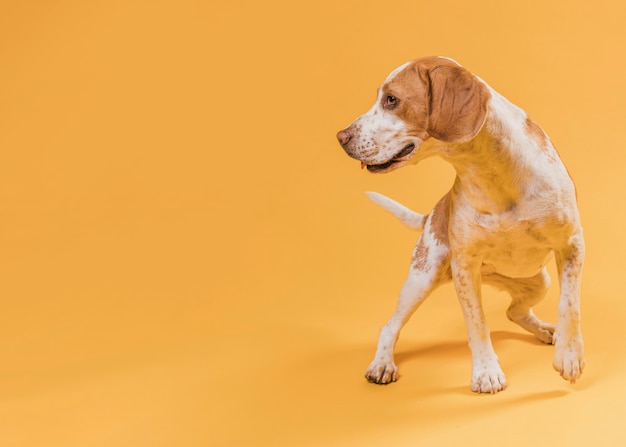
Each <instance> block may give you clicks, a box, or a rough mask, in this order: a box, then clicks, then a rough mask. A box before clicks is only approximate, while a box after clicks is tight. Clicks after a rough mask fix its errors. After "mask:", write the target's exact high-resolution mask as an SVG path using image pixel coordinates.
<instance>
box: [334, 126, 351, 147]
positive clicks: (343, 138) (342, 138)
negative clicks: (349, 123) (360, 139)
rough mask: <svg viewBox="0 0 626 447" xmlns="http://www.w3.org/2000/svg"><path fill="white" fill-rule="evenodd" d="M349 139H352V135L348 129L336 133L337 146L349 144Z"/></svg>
mask: <svg viewBox="0 0 626 447" xmlns="http://www.w3.org/2000/svg"><path fill="white" fill-rule="evenodd" d="M350 138H352V134H351V133H350V131H349V130H348V129H345V130H340V131H339V132H338V133H337V140H339V144H341V145H342V146H345V145H346V144H348V142H350Z"/></svg>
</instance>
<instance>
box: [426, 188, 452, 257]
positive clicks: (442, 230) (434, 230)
mask: <svg viewBox="0 0 626 447" xmlns="http://www.w3.org/2000/svg"><path fill="white" fill-rule="evenodd" d="M449 220H450V193H447V194H446V195H445V196H443V197H442V198H441V200H439V202H438V203H437V205H435V208H434V209H433V212H432V217H431V218H430V232H431V234H432V235H433V236H434V237H435V239H437V241H439V242H440V243H442V244H445V245H448V221H449Z"/></svg>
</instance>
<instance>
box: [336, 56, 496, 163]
mask: <svg viewBox="0 0 626 447" xmlns="http://www.w3.org/2000/svg"><path fill="white" fill-rule="evenodd" d="M489 98H490V94H489V91H488V89H487V87H486V86H485V84H484V83H483V82H481V81H480V80H479V79H478V78H477V77H476V76H474V75H473V74H471V73H470V72H469V71H467V70H466V69H464V68H463V67H461V66H460V65H459V64H457V63H456V62H454V61H453V60H451V59H448V58H444V57H427V58H423V59H417V60H414V61H411V62H407V63H406V64H404V65H402V66H400V67H398V68H397V69H395V70H394V71H393V72H391V74H390V75H389V76H388V77H387V79H386V80H385V82H384V83H383V85H382V86H381V87H380V88H379V89H378V97H377V99H376V103H375V104H374V106H373V107H372V108H371V109H370V110H369V111H368V112H367V113H365V114H363V115H361V116H360V117H359V118H357V119H356V121H354V122H353V123H352V124H351V125H350V126H348V127H347V128H346V129H344V130H342V131H340V132H339V133H338V134H337V139H338V140H339V143H340V144H341V146H342V147H343V148H344V150H345V151H346V153H347V154H348V155H349V156H350V157H352V158H356V159H357V160H359V161H361V166H362V167H366V166H367V169H368V171H370V172H389V171H391V170H394V169H397V168H399V167H401V166H404V165H406V164H407V163H408V162H410V161H415V162H417V161H418V160H419V159H421V158H424V157H425V156H428V155H431V154H428V153H426V152H427V151H426V150H424V147H425V146H426V145H425V144H424V143H425V142H426V141H427V140H430V139H435V140H438V141H442V142H445V143H464V142H467V141H469V140H471V139H472V138H474V137H475V136H476V134H477V133H478V132H479V131H480V129H481V128H482V126H483V124H484V123H485V119H486V117H487V107H488V101H489Z"/></svg>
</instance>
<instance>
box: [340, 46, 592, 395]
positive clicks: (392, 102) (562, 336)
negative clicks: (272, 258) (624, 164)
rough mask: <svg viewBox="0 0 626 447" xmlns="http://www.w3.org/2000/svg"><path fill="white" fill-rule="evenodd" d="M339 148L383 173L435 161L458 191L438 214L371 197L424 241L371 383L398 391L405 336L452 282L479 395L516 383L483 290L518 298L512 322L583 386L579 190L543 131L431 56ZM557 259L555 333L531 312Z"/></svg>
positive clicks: (402, 75)
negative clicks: (398, 359) (493, 332)
mask: <svg viewBox="0 0 626 447" xmlns="http://www.w3.org/2000/svg"><path fill="white" fill-rule="evenodd" d="M337 139H338V141H339V143H340V145H341V146H342V147H343V149H344V150H345V152H346V153H347V154H348V155H349V156H350V157H352V158H354V159H356V160H358V161H360V162H361V168H362V169H363V168H366V169H367V170H368V171H369V172H372V173H387V172H391V171H393V170H395V169H398V168H400V167H403V166H406V165H409V164H415V163H417V162H419V161H420V160H422V159H424V158H426V157H430V156H433V155H437V156H439V157H441V158H443V159H444V160H446V161H447V162H449V163H451V164H452V166H453V167H454V169H455V171H456V179H455V181H454V184H453V186H452V188H451V189H450V191H449V192H448V193H447V194H446V195H444V196H443V198H442V199H441V200H439V202H438V203H437V204H436V205H435V207H434V208H433V210H432V211H431V212H430V214H428V215H422V214H419V213H416V212H414V211H412V210H410V209H409V208H407V207H405V206H403V205H401V204H399V203H397V202H395V201H393V200H391V199H390V198H388V197H385V196H383V195H381V194H377V193H369V195H370V197H371V199H373V200H374V201H375V202H376V203H378V204H379V205H381V206H382V207H383V208H385V209H387V210H388V211H390V212H391V213H392V214H393V215H395V216H396V217H398V218H399V219H400V220H401V221H402V222H404V223H405V224H406V225H407V226H409V227H410V228H413V229H417V230H422V234H421V236H420V238H419V240H418V242H417V245H416V247H415V249H414V251H413V257H412V262H411V267H410V269H409V274H408V278H407V279H406V281H405V282H404V285H403V287H402V289H401V292H400V296H399V299H398V305H397V308H396V310H395V313H394V314H393V316H392V317H391V318H390V319H389V321H388V322H387V323H386V324H385V325H384V326H383V328H382V329H381V331H380V336H379V339H378V347H377V350H376V354H375V356H374V360H373V361H372V363H371V364H370V366H369V368H368V369H367V372H366V378H367V380H368V381H369V382H372V383H377V384H388V383H391V382H394V381H396V380H397V378H398V368H397V366H396V364H395V362H394V348H395V344H396V341H397V339H398V335H399V333H400V330H401V329H402V327H403V326H404V324H405V323H406V322H407V321H408V319H409V318H410V317H411V315H412V314H413V312H414V311H415V310H416V309H417V308H418V307H419V305H420V304H421V303H422V302H423V301H424V299H426V297H427V296H428V295H429V294H430V293H431V292H432V291H433V290H434V289H435V288H437V287H438V286H440V285H442V284H444V283H446V282H449V281H453V282H454V286H455V290H456V293H457V296H458V299H459V302H460V305H461V308H462V311H463V316H464V320H465V325H466V328H467V335H468V342H469V343H468V344H469V348H470V351H471V355H472V378H471V386H470V387H471V389H472V391H475V392H477V393H491V394H494V393H497V392H499V391H501V390H503V389H505V388H506V384H507V382H506V378H505V375H504V373H503V372H502V369H501V367H500V364H499V360H498V357H497V356H496V353H495V351H494V348H493V345H492V343H491V338H490V332H489V328H488V326H487V323H486V321H485V316H484V312H483V309H482V302H481V284H483V283H484V284H490V285H492V286H495V287H497V288H499V289H500V290H504V291H507V292H508V293H509V294H510V295H511V304H510V306H509V307H508V309H507V312H506V314H507V316H508V318H509V319H510V320H512V321H513V322H515V323H517V324H518V325H520V326H521V327H522V328H524V329H525V330H527V331H529V332H531V333H533V334H534V335H535V336H537V338H539V340H541V341H542V342H544V343H547V344H553V345H554V350H555V351H554V352H555V353H554V359H553V366H554V369H555V370H556V371H557V372H558V373H559V374H560V375H561V376H562V377H563V378H564V379H566V380H568V381H570V382H571V383H574V382H576V380H577V379H578V378H579V377H580V375H581V374H582V372H583V368H584V365H585V361H584V353H583V339H582V335H581V330H580V283H581V274H582V267H583V259H584V253H585V243H584V239H583V231H582V227H581V222H580V215H579V211H578V206H577V197H576V190H575V187H574V184H573V181H572V179H571V177H570V175H569V173H568V171H567V169H566V168H565V166H564V165H563V163H562V161H561V159H560V157H559V155H558V153H557V151H556V149H555V148H554V146H553V144H552V142H551V141H550V139H549V137H548V136H547V134H546V133H545V132H544V131H543V130H542V128H541V127H539V125H537V124H536V123H535V122H534V121H532V120H531V119H530V118H529V117H528V115H527V114H526V112H524V111H523V110H522V109H521V108H519V107H517V106H515V105H514V104H512V103H511V102H509V101H508V100H507V99H505V98H504V97H503V96H502V95H500V94H499V93H497V92H496V91H495V90H494V89H493V88H491V87H490V86H489V85H487V84H486V83H485V82H484V81H483V80H482V79H480V78H479V77H477V76H475V75H474V74H472V73H470V72H469V71H468V70H467V69H465V68H463V67H462V66H461V65H459V64H458V63H457V62H455V61H454V60H452V59H449V58H445V57H426V58H421V59H416V60H413V61H410V62H407V63H405V64H403V65H402V66H400V67H398V68H397V69H395V70H394V71H392V72H391V74H389V76H388V77H387V79H386V80H385V81H384V83H383V84H382V86H381V87H380V88H379V89H378V97H377V99H376V102H375V104H374V106H373V107H372V108H371V109H370V110H369V111H368V112H366V113H365V114H363V115H361V116H360V117H358V118H357V119H356V120H355V121H354V122H353V123H352V124H351V125H350V126H348V127H347V128H345V129H343V130H341V131H339V132H338V133H337ZM552 258H554V259H555V260H556V265H557V269H558V274H559V282H560V297H559V303H558V317H557V323H556V324H550V323H547V322H544V321H542V320H540V319H539V318H537V317H536V316H535V314H534V313H533V311H532V307H533V306H534V305H536V304H537V303H539V302H540V301H541V300H542V299H543V298H544V296H545V294H546V291H547V289H548V287H549V285H550V277H549V275H548V273H547V270H546V264H547V263H548V262H549V261H550V260H551V259H552Z"/></svg>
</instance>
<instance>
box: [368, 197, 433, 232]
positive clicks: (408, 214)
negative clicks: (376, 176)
mask: <svg viewBox="0 0 626 447" xmlns="http://www.w3.org/2000/svg"><path fill="white" fill-rule="evenodd" d="M366 194H367V196H368V197H369V198H370V199H371V200H372V201H373V202H375V203H377V204H378V205H380V206H382V207H383V208H385V209H386V210H387V211H389V212H390V213H391V214H393V215H394V216H396V217H397V218H398V219H400V222H402V223H403V224H404V225H406V226H407V227H409V228H410V229H411V230H422V229H423V228H424V223H425V221H426V216H424V215H423V214H420V213H416V212H415V211H413V210H411V209H409V208H407V207H406V206H404V205H402V204H400V203H398V202H396V201H395V200H392V199H390V198H389V197H387V196H383V195H382V194H379V193H377V192H371V191H369V192H367V193H366Z"/></svg>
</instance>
